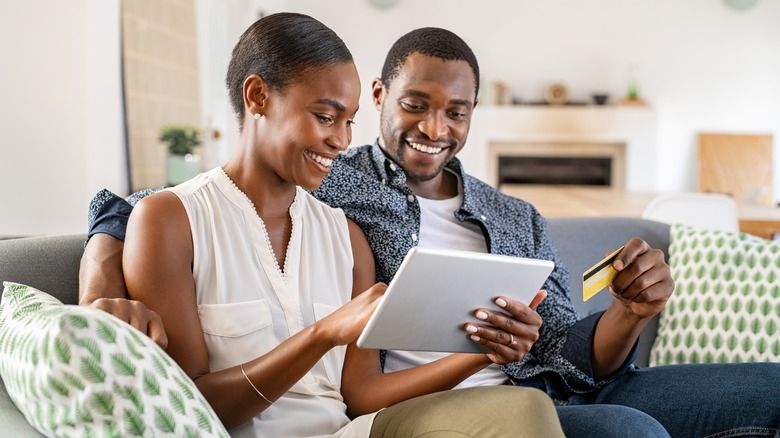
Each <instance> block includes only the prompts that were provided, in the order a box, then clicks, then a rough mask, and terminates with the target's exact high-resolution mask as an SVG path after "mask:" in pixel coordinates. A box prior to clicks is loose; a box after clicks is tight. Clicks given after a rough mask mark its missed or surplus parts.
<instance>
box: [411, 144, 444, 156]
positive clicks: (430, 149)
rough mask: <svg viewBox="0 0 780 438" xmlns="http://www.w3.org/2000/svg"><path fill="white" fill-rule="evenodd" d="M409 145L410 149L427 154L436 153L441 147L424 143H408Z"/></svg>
mask: <svg viewBox="0 0 780 438" xmlns="http://www.w3.org/2000/svg"><path fill="white" fill-rule="evenodd" d="M409 146H411V147H412V149H416V150H418V151H420V152H425V153H427V154H438V153H439V152H441V148H439V147H433V146H425V145H424V144H419V143H411V142H410V143H409Z"/></svg>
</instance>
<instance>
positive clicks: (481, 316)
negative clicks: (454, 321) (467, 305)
mask: <svg viewBox="0 0 780 438" xmlns="http://www.w3.org/2000/svg"><path fill="white" fill-rule="evenodd" d="M477 319H487V313H485V312H483V311H481V310H480V311H479V312H477Z"/></svg>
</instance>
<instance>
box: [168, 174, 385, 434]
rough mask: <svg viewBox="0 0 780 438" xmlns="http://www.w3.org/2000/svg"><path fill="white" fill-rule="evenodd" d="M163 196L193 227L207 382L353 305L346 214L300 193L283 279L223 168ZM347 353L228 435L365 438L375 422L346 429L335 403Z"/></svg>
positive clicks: (335, 355) (334, 355)
mask: <svg viewBox="0 0 780 438" xmlns="http://www.w3.org/2000/svg"><path fill="white" fill-rule="evenodd" d="M168 190H170V191H171V192H173V193H174V194H176V195H177V196H178V197H179V199H180V200H181V202H182V204H184V208H185V210H186V212H187V216H188V218H189V221H190V230H191V232H192V241H193V247H194V263H193V276H194V278H195V288H196V293H197V302H198V314H199V315H200V321H201V326H202V328H203V336H204V338H205V340H206V346H207V348H208V353H209V366H210V369H211V371H212V372H216V371H220V370H223V369H225V368H229V367H232V366H236V365H238V364H240V363H245V362H249V361H251V360H253V359H255V358H257V357H258V356H261V355H263V354H265V353H267V352H268V351H270V350H271V349H273V348H274V347H276V346H277V345H279V344H280V343H281V342H282V341H284V340H285V339H287V338H289V337H290V336H292V335H294V334H295V333H297V332H299V331H301V330H302V329H303V328H304V327H306V326H309V325H311V324H313V323H314V322H315V321H318V320H320V319H322V318H324V317H325V316H327V315H329V314H330V313H331V312H333V311H334V310H335V309H336V308H338V307H340V306H342V305H344V304H345V303H346V302H347V301H349V299H350V297H351V294H352V266H353V259H352V248H351V246H350V238H349V230H348V227H347V220H346V217H345V216H344V213H343V211H342V210H340V209H333V208H331V207H329V206H327V205H325V204H323V203H321V202H320V201H318V200H316V199H315V198H314V197H312V196H311V195H309V194H308V193H307V192H306V191H305V190H303V189H302V188H300V187H298V188H297V189H296V195H295V200H294V201H293V203H292V205H291V206H290V217H291V218H292V223H293V226H292V236H291V238H290V243H289V245H288V247H287V256H286V260H285V267H284V272H282V271H281V270H280V269H279V265H278V263H277V262H276V257H275V256H274V253H273V251H272V249H271V246H270V242H269V240H268V237H267V236H268V235H267V233H266V231H265V225H264V224H263V221H262V220H261V219H260V217H259V216H258V215H257V213H256V212H255V209H254V205H252V203H251V201H250V200H249V198H247V197H246V195H244V193H243V192H241V191H240V190H239V189H238V188H237V187H236V186H235V184H233V182H232V181H231V180H230V179H229V178H228V176H227V175H226V174H225V172H224V171H223V170H222V168H221V167H218V168H216V169H213V170H211V171H209V172H206V173H202V174H200V175H198V176H197V177H195V178H193V179H192V180H189V181H187V182H184V183H182V184H180V185H178V186H176V187H173V188H170V189H168ZM344 351H345V348H344V347H337V348H334V349H333V350H331V351H330V352H328V353H327V354H326V355H325V356H323V357H322V359H321V360H319V361H318V362H317V364H316V365H315V366H314V367H313V368H312V369H311V370H310V371H309V372H308V373H306V375H305V376H304V377H303V378H302V379H301V380H300V381H298V382H297V383H296V384H295V385H293V387H292V388H290V390H289V391H288V392H287V393H285V394H284V395H283V396H282V397H281V398H279V399H278V400H277V401H275V402H274V404H273V405H271V406H270V407H269V408H268V409H266V410H265V411H263V412H262V413H260V414H259V415H257V416H256V417H255V418H254V419H252V421H251V422H247V423H245V424H243V425H241V426H239V427H237V428H235V429H233V430H231V431H230V433H231V435H232V436H240V437H261V436H262V437H280V438H282V437H283V438H292V437H316V436H339V437H346V436H361V437H367V436H368V435H369V432H370V428H371V422H372V421H373V417H374V415H366V416H362V417H359V418H357V419H355V420H354V421H352V422H350V421H349V418H348V417H347V415H346V405H345V404H344V401H343V398H342V396H341V393H340V389H341V369H342V365H343V361H344ZM247 384H248V383H247ZM259 389H260V390H261V391H262V388H259ZM224 396H225V397H230V394H228V393H226V394H225V395H224Z"/></svg>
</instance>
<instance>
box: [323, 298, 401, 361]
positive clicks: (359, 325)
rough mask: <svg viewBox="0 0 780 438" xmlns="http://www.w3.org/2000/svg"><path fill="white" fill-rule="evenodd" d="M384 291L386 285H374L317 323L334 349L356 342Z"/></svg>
mask: <svg viewBox="0 0 780 438" xmlns="http://www.w3.org/2000/svg"><path fill="white" fill-rule="evenodd" d="M386 289H387V285H386V284H384V283H376V284H374V285H373V286H371V287H370V288H368V289H367V290H366V291H365V292H363V293H361V294H359V295H358V296H356V297H354V298H353V299H352V300H350V301H349V302H348V303H347V304H345V305H343V306H341V307H339V308H338V309H336V311H334V312H333V313H331V314H330V315H328V316H327V317H325V318H323V319H322V320H320V321H319V322H318V323H317V324H318V325H320V326H321V328H322V330H323V332H324V335H325V336H327V337H328V339H330V340H331V343H332V344H333V346H334V347H335V346H338V345H347V344H350V343H352V342H355V341H356V340H357V338H358V337H359V336H360V333H362V332H363V328H364V327H365V326H366V323H367V322H368V318H370V317H371V314H373V313H374V309H376V306H377V304H379V299H380V298H382V295H384V293H385V290H386Z"/></svg>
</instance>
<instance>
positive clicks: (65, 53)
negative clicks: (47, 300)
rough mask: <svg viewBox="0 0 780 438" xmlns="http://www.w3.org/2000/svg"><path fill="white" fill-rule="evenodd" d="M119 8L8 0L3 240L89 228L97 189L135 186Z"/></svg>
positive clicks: (3, 25) (0, 29) (0, 84)
mask: <svg viewBox="0 0 780 438" xmlns="http://www.w3.org/2000/svg"><path fill="white" fill-rule="evenodd" d="M118 4H119V2H118V0H111V1H109V0H71V1H68V2H62V1H58V0H30V1H24V2H5V3H4V4H3V8H2V9H3V13H2V14H0V53H1V54H2V61H0V62H2V69H1V70H0V71H2V73H0V75H2V76H0V77H1V78H2V80H0V96H2V98H0V101H2V105H0V133H2V139H1V140H0V209H1V211H2V212H1V213H0V236H14V235H37V234H53V233H77V232H84V230H85V229H86V207H87V205H88V202H89V200H90V198H91V197H92V195H94V193H95V192H97V190H99V188H100V187H109V188H112V189H114V190H117V191H120V192H121V191H124V190H126V189H125V183H124V181H125V179H126V177H125V176H124V174H123V172H124V164H123V152H122V151H123V149H122V133H121V118H120V115H121V113H120V109H121V108H120V107H118V104H119V102H120V100H119V98H118V93H119V90H120V88H119V83H120V82H119V64H118V59H119V57H118V55H119V50H118V49H119V46H118V43H119V39H118V36H119V34H118V31H119V26H118V17H119V14H118Z"/></svg>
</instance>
